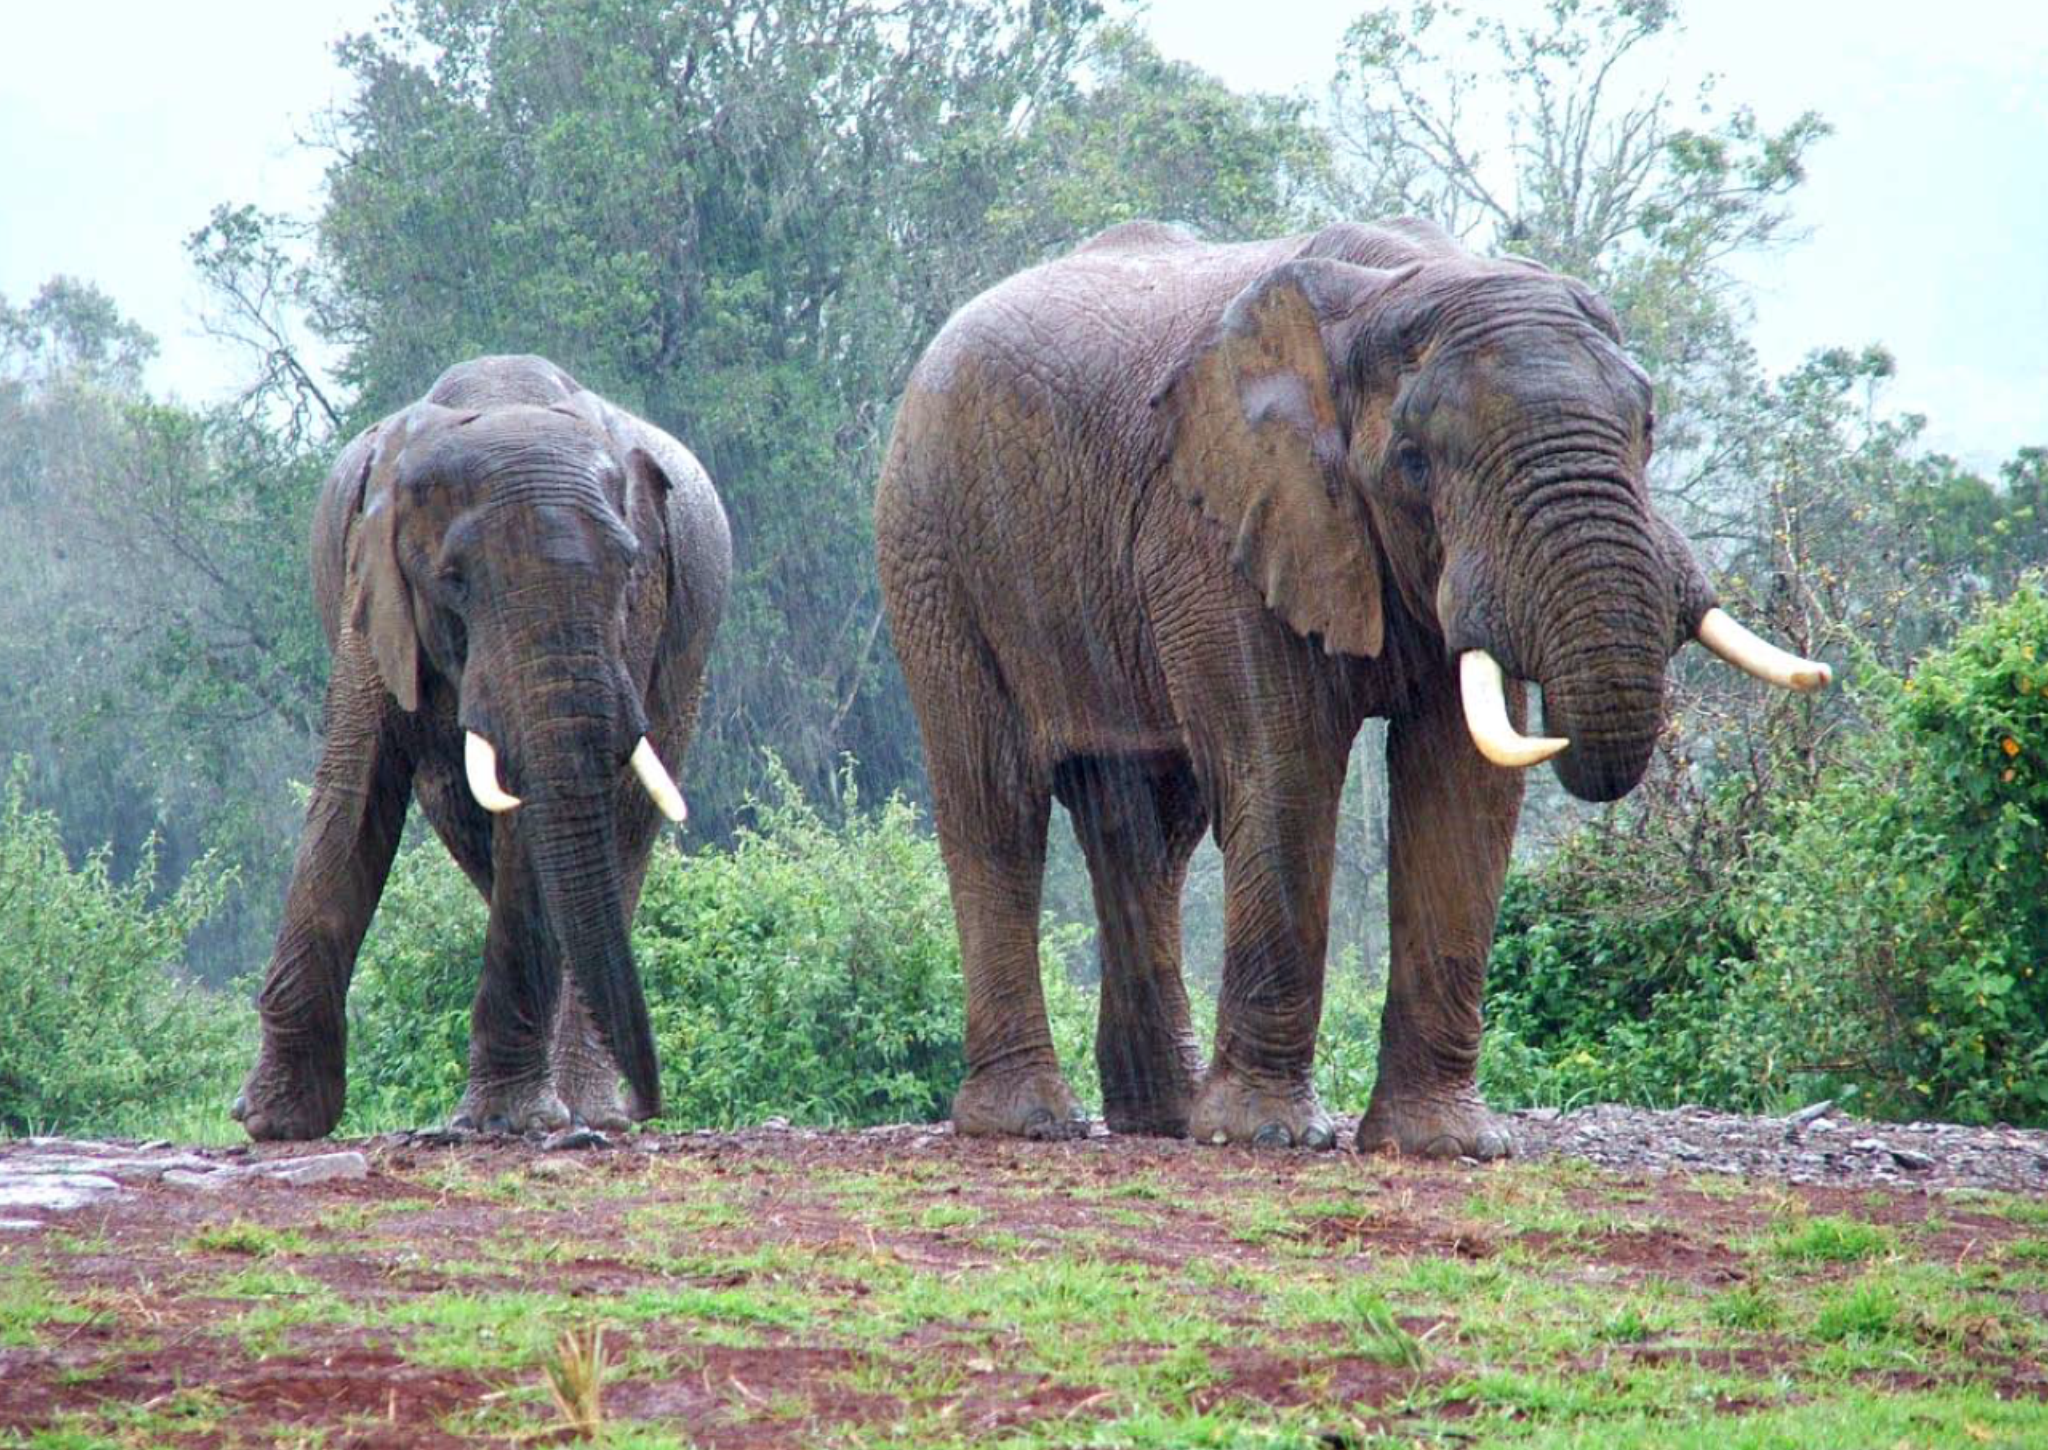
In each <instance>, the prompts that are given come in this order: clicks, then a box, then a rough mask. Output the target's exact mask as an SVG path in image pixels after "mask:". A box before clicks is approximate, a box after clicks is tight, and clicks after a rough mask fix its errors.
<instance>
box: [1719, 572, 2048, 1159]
mask: <svg viewBox="0 0 2048 1450" xmlns="http://www.w3.org/2000/svg"><path fill="white" fill-rule="evenodd" d="M1867 688H1868V689H1869V690H1870V692H1871V694H1872V696H1873V705H1874V706H1875V708H1876V710H1877V712H1878V724H1877V728H1876V729H1875V730H1873V731H1872V732H1871V734H1870V735H1869V736H1868V737H1866V738H1864V739H1861V740H1859V741H1858V742H1857V743H1856V745H1855V746H1854V747H1853V749H1854V753H1855V755H1856V757H1857V758H1856V759H1855V760H1854V761H1853V762H1845V763H1844V764H1842V765H1841V766H1839V767H1837V768H1836V769H1834V770H1832V771H1830V772H1829V773H1828V774H1827V776H1826V777H1825V778H1824V779H1823V780H1822V782H1821V785H1820V787H1819V789H1817V790H1816V791H1815V793H1814V794H1813V796H1812V797H1811V798H1810V799H1808V800H1806V801H1803V802H1800V803H1798V804H1797V805H1796V806H1794V807H1793V809H1792V810H1791V812H1790V813H1789V816H1788V819H1787V822H1786V825H1785V827H1784V829H1782V830H1781V831H1779V832H1777V833H1776V834H1775V836H1774V837H1773V839H1772V840H1771V841H1770V842H1769V843H1768V844H1767V845H1766V846H1765V847H1764V849H1762V850H1761V851H1759V853H1758V857H1757V861H1756V863H1755V869H1754V870H1753V871H1752V873H1751V875H1750V877H1749V879H1748V881H1747V882H1746V883H1745V889H1744V891H1743V894H1742V895H1743V899H1742V901H1741V902H1740V904H1739V905H1738V908H1737V911H1738V915H1739V917H1740V918H1741V920H1742V924H1743V927H1744V929H1745V930H1746V931H1747V932H1748V933H1749V934H1750V935H1751V937H1752V938H1753V939H1754V941H1755V951H1754V958H1753V963H1752V964H1751V966H1750V969H1749V971H1748V972H1747V973H1746V975H1745V978H1744V980H1743V982H1742V985H1741V989H1740V991H1739V992H1738V994H1737V998H1736V1006H1737V1008H1738V1016H1739V1018H1741V1019H1745V1020H1747V1021H1749V1022H1752V1023H1755V1024H1757V1025H1759V1026H1761V1027H1762V1028H1764V1029H1765V1030H1766V1031H1767V1032H1768V1033H1770V1034H1771V1035H1774V1036H1776V1037H1777V1038H1779V1039H1780V1040H1781V1041H1796V1042H1797V1043H1798V1044H1799V1049H1798V1055H1799V1056H1801V1057H1803V1058H1804V1060H1805V1061H1806V1062H1808V1063H1810V1064H1812V1066H1813V1070H1814V1072H1815V1074H1816V1090H1828V1089H1830V1088H1831V1087H1832V1086H1833V1085H1836V1084H1840V1085H1846V1086H1853V1087H1857V1088H1859V1089H1861V1090H1862V1091H1863V1092H1865V1093H1866V1094H1868V1095H1869V1100H1870V1101H1871V1103H1872V1104H1873V1105H1874V1106H1875V1107H1876V1108H1877V1109H1878V1110H1880V1111H1884V1112H1889V1113H1897V1114H1919V1113H1938V1114H1940V1115H1942V1116H1945V1117H1953V1118H1957V1119H1960V1120H1963V1121H1968V1122H1989V1121H1993V1120H2006V1121H2011V1122H2027V1123H2040V1122H2048V580H2044V579H2042V578H2041V577H2040V576H2035V577H2034V578H2031V579H2029V580H2027V581H2026V582H2024V583H2023V584H2022V586H2021V587H2020V588H2019V589H2018V590H2017V591H2015V593H2014V594H2013V596H2012V597H2011V598H2010V599H2007V600H2004V601H2001V602H1998V603H1996V604H1993V605H1991V606H1989V607H1987V608H1985V609H1983V610H1982V611H1981V612H1980V614H1979V615H1978V618H1977V619H1976V620H1975V622H1973V623H1972V624H1971V625H1970V626H1969V627H1968V628H1966V629H1965V630H1963V631H1962V632H1961V633H1960V634H1959V635H1958V636H1957V637H1956V639H1955V641H1954V642H1953V643H1952V644H1951V645H1949V646H1948V647H1947V648H1945V649H1942V650H1940V651H1937V652H1935V653H1933V654H1931V655H1929V656H1928V657H1927V658H1926V659H1925V660H1923V661H1922V662H1921V664H1920V667H1919V668H1918V669H1917V670H1916V671H1915V672H1914V674H1913V676H1912V678H1911V679H1909V680H1906V681H1903V682H1901V681H1898V680H1896V679H1894V678H1892V677H1890V676H1887V675H1883V674H1881V673H1878V672H1874V671H1873V672H1870V678H1869V683H1868V685H1867ZM1750 1058H1751V1062H1752V1067H1753V1070H1755V1071H1758V1072H1770V1071H1771V1068H1772V1065H1771V1064H1770V1063H1769V1062H1767V1061H1759V1060H1758V1059H1757V1054H1756V1053H1755V1052H1754V1051H1753V1050H1752V1051H1751V1053H1750Z"/></svg>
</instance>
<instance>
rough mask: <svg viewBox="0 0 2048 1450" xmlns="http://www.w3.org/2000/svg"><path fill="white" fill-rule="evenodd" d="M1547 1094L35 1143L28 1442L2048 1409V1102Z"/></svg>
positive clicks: (7, 1341) (1055, 1428) (1150, 1435)
mask: <svg viewBox="0 0 2048 1450" xmlns="http://www.w3.org/2000/svg"><path fill="white" fill-rule="evenodd" d="M1521 1138H1522V1142H1523V1144H1524V1146H1525V1150H1526V1151H1525V1155H1524V1157H1523V1158H1522V1159H1521V1160H1519V1161H1518V1162H1516V1163H1513V1164H1509V1165H1489V1166H1484V1167H1482V1166H1479V1165H1475V1164H1456V1163H1452V1164H1424V1163H1413V1162H1402V1161H1395V1160H1389V1159H1361V1158H1358V1157H1356V1156H1354V1155H1351V1154H1349V1153H1337V1154H1323V1155H1307V1154H1298V1153H1273V1154H1265V1153H1254V1152H1251V1151H1245V1150H1236V1149H1218V1148H1207V1147H1197V1146H1194V1145H1190V1144H1185V1143H1174V1142H1159V1141H1152V1140H1131V1139H1109V1138H1106V1137H1102V1136H1097V1137H1095V1138H1092V1139H1089V1140H1087V1141H1083V1142H1078V1143H1067V1144H1022V1143H991V1142H977V1141H969V1140H962V1139H957V1138H955V1137H953V1136H952V1135H951V1134H950V1133H949V1132H947V1131H945V1130H943V1129H927V1128H897V1129H879V1130H872V1131H868V1132H858V1133H856V1132H838V1133H823V1132H809V1131H787V1130H775V1129H765V1130H756V1131H752V1132H747V1133H740V1134H701V1133H700V1134H687V1135H653V1134H648V1135H640V1136H636V1137H633V1138H629V1139H626V1140H623V1141H621V1142H618V1143H615V1144H611V1145H607V1146H604V1147H599V1148H591V1149H585V1150H580V1151H556V1152H547V1151H543V1150H542V1149H541V1148H540V1147H539V1146H538V1145H537V1144H530V1143H520V1142H511V1143H506V1142H498V1143H490V1142H476V1141H470V1142H463V1143H448V1142H445V1141H443V1140H441V1139H439V1138H438V1137H436V1136H434V1135H424V1136H414V1135H392V1136H387V1137H384V1138H378V1139H371V1140H364V1141H360V1142H356V1143H347V1144H342V1143H329V1144H315V1145H304V1146H300V1147H291V1148H264V1149H260V1150H257V1149H228V1150H220V1149H214V1150H178V1149H173V1148H170V1147H169V1146H168V1145H145V1146H136V1145H126V1146H124V1145H97V1146H87V1147H84V1148H80V1147H77V1146H75V1145H66V1144H60V1143H54V1142H50V1141H47V1140H36V1141H31V1142H28V1143H15V1144H7V1145H0V1220H4V1221H5V1222H6V1223H7V1224H9V1225H11V1226H10V1227H7V1228H5V1229H0V1445H6V1444H35V1445H48V1446H58V1445H63V1446H86V1445H101V1444H106V1445H143V1444H147V1445H155V1444H173V1445H188V1446H213V1445H234V1444H270V1443H286V1444H309V1445H310V1444H321V1445H333V1446H338V1445H353V1446H373V1445H393V1446H395V1445H440V1444H463V1443H499V1444H526V1443H535V1442H543V1443H552V1442H567V1441H570V1440H573V1439H575V1438H577V1432H575V1431H572V1430H571V1429H569V1428H567V1425H568V1423H569V1421H570V1419H571V1418H573V1415H574V1414H575V1413H576V1396H575V1394H574V1385H573V1384H572V1385H571V1386H570V1393H569V1394H568V1395H567V1398H568V1400H569V1401H570V1405H569V1407H568V1408H566V1409H565V1408H564V1407H563V1406H562V1405H561V1404H558V1403H557V1402H556V1400H555V1399H554V1398H553V1397H551V1395H550V1393H549V1390H548V1382H549V1371H550V1369H551V1367H554V1368H560V1367H561V1366H562V1364H563V1363H564V1359H563V1357H564V1354H565V1352H566V1351H565V1350H564V1349H563V1335H564V1333H565V1332H568V1333H570V1334H571V1335H572V1336H575V1338H572V1343H577V1344H580V1345H582V1346H584V1347H585V1348H586V1349H587V1347H588V1346H589V1345H590V1343H591V1342H592V1338H591V1336H592V1333H593V1331H599V1332H600V1333H601V1345H602V1355H603V1360H604V1365H605V1368H604V1369H603V1371H602V1372H601V1374H600V1375H599V1376H598V1383H597V1386H596V1391H595V1394H594V1396H593V1398H594V1401H595V1404H596V1409H597V1413H598V1414H599V1415H600V1416H601V1420H602V1425H603V1427H604V1428H602V1429H600V1430H598V1431H596V1432H595V1433H596V1435H597V1436H598V1438H600V1439H605V1440H606V1441H607V1442H608V1443H613V1444H620V1445H636V1446H665V1445H678V1446H705V1447H742V1446H770V1445H796V1444H827V1445H832V1444H844V1445H885V1444H886V1445H913V1446H926V1445H933V1446H936V1445H981V1444H995V1443H1014V1444H1019V1445H1041V1446H1053V1445H1105V1446H1107V1445H1161V1446H1163V1445H1180V1444H1190V1445H1193V1444H1215V1445H1238V1444H1247V1445H1252V1444H1257V1445H1265V1444H1295V1445H1309V1446H1315V1445H1320V1446H1342V1445H1365V1444H1378V1443H1387V1444H1411V1443H1427V1444H1461V1445H1463V1444H1474V1443H1496V1442H1498V1443H1520V1442H1522V1441H1524V1440H1527V1441H1529V1442H1531V1443H1543V1444H1550V1443H1558V1444H1565V1443H1571V1444H1580V1443H1583V1444H1601V1445H1608V1444H1615V1445H1626V1444H1643V1445H1651V1444H1659V1445H1661V1444H1666V1443H1686V1444H1691V1443H1694V1442H1693V1441H1691V1440H1684V1439H1682V1438H1680V1439H1670V1438H1667V1437H1670V1436H1682V1435H1683V1434H1691V1433H1695V1432H1700V1431H1701V1427H1706V1429H1705V1433H1707V1434H1708V1435H1709V1436H1711V1435H1712V1434H1713V1426H1715V1425H1716V1424H1719V1423H1721V1422H1722V1421H1730V1422H1732V1421H1736V1420H1745V1419H1752V1418H1755V1417H1763V1418H1762V1419H1761V1420H1759V1421H1758V1423H1759V1424H1764V1423H1768V1424H1769V1425H1771V1426H1780V1427H1787V1428H1786V1429H1785V1434H1786V1436H1787V1438H1783V1439H1782V1440H1773V1441H1771V1442H1770V1443H1773V1444H1776V1443H1785V1444H1793V1445H1797V1444H1803V1443H1809V1442H1808V1441H1805V1440H1802V1439H1801V1438H1799V1433H1800V1432H1799V1426H1800V1425H1802V1424H1807V1423H1809V1421H1810V1422H1811V1423H1812V1424H1813V1425H1815V1426H1819V1427H1826V1426H1828V1425H1834V1426H1837V1427H1840V1426H1844V1425H1863V1424H1865V1423H1866V1421H1867V1423H1868V1424H1869V1426H1871V1427H1872V1428H1871V1429H1870V1430H1869V1431H1868V1433H1870V1434H1873V1435H1875V1434H1880V1433H1881V1434H1883V1435H1884V1436H1886V1437H1887V1438H1885V1439H1884V1440H1883V1443H1885V1444H1887V1445H1890V1444H1894V1443H1897V1444H1926V1445H1930V1446H1932V1445H1941V1444H1947V1443H1954V1444H1970V1445H1977V1444H2009V1445H2033V1446H2048V1370H2044V1368H2043V1360H2044V1357H2048V1331H2044V1330H2043V1329H2042V1327H2041V1326H2042V1321H2043V1319H2044V1317H2048V1134H2042V1133H2023V1132H2016V1131H2012V1130H2002V1129H1992V1130H1975V1131H1963V1130H1953V1129H1942V1128H1935V1127H1912V1128H1900V1127H1894V1126H1877V1125H1870V1124H1859V1123H1853V1122H1848V1121H1844V1120H1840V1119H1833V1118H1829V1117H1826V1116H1820V1117H1809V1118H1808V1119H1807V1120H1805V1121H1801V1122H1796V1123H1788V1122H1787V1121H1786V1120H1782V1119H1780V1120H1752V1119H1732V1118H1727V1117H1725V1116H1723V1115H1715V1114H1705V1113H1698V1112H1691V1111H1683V1112H1680V1113H1676V1114H1648V1113H1637V1112H1627V1111H1622V1110H1616V1109H1600V1110H1596V1111H1593V1112H1588V1113H1579V1114H1570V1115H1564V1116H1561V1117H1560V1116H1556V1115H1550V1114H1538V1115H1529V1116H1525V1118H1524V1119H1523V1121H1522V1123H1521ZM95 1164H97V1165H98V1166H99V1168H103V1169H104V1170H105V1171H103V1172H102V1171H98V1169H96V1168H95ZM294 1176H297V1177H298V1178H300V1179H301V1180H303V1181H296V1182H294V1181H291V1179H292V1178H293V1177H294ZM32 1180H40V1181H41V1182H42V1183H43V1184H44V1185H45V1186H52V1185H54V1186H57V1187H65V1186H68V1187H69V1188H70V1189H71V1190H72V1195H71V1202H72V1206H68V1207H62V1208H56V1209H52V1208H50V1207H47V1206H39V1205H38V1204H36V1203H34V1202H31V1201H30V1200H31V1198H32V1197H33V1195H32V1194H29V1193H27V1192H26V1191H17V1190H16V1189H15V1188H10V1185H16V1186H18V1185H21V1184H23V1183H28V1182H31V1181H32ZM572 1378H573V1375H572ZM1896 1416H1903V1417H1904V1418H1902V1419H1898V1421H1897V1423H1896V1424H1894V1419H1893V1418H1891V1417H1896ZM1802 1417H1805V1418H1802ZM1858 1417H1863V1418H1858ZM1894 1430H1897V1431H1898V1432H1899V1433H1897V1434H1894V1433H1893V1432H1894ZM1814 1433H1816V1434H1822V1433H1835V1432H1831V1431H1826V1430H1825V1429H1824V1428H1822V1429H1816V1430H1815V1431H1814ZM1842 1433H1850V1432H1846V1431H1844V1432H1842ZM1546 1436H1549V1437H1554V1438H1545V1437H1546ZM1585 1436H1590V1438H1583V1437H1585ZM1951 1436H1953V1437H1954V1438H1950V1437H1951ZM1574 1437H1581V1438H1574ZM1916 1437H1918V1438H1916ZM1700 1443H1715V1442H1714V1441H1713V1440H1712V1439H1711V1438H1710V1439H1708V1440H1704V1441H1701V1442H1700ZM1811 1443H1830V1442H1828V1441H1825V1440H1816V1441H1813V1442H1811ZM1832 1443H1845V1444H1846V1443H1858V1442H1857V1441H1854V1440H1837V1441H1834V1442H1832ZM1867 1443H1876V1442H1875V1441H1871V1442H1867Z"/></svg>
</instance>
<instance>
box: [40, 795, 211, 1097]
mask: <svg viewBox="0 0 2048 1450" xmlns="http://www.w3.org/2000/svg"><path fill="white" fill-rule="evenodd" d="M28 776H29V771H28V763H27V761H26V760H17V761H16V762H15V763H14V766H13V768H12V769H11V770H10V771H9V773H8V776H7V781H6V785H5V788H4V791H0V1131H5V1132H9V1133H22V1132H30V1131H36V1130H45V1131H47V1130H61V1131H63V1132H67V1133H94V1132H118V1131H120V1130H121V1129H122V1128H123V1126H124V1125H126V1124H128V1123H130V1122H132V1121H134V1120H136V1119H137V1118H138V1117H139V1116H140V1115H141V1114H142V1113H144V1112H153V1111H159V1110H161V1109H162V1108H163V1107H164V1105H165V1104H167V1103H171V1102H188V1101H191V1100H193V1099H196V1098H209V1097H210V1098H217V1099H218V1101H219V1102H220V1104H221V1105H222V1106H223V1107H224V1106H225V1104H226V1102H227V1099H228V1095H229V1094H230V1093H231V1092H232V1091H233V1085H234V1081H235V1078H236V1075H237V1074H238V1073H239V1072H240V1070H241V1068H242V1066H243V1063H244V1061H245V1057H246V1044H247V1041H248V1037H247V1033H248V1028H249V1015H248V1013H247V1012H246V1011H242V1010H237V1009H235V1008H234V1007H232V1006H230V1005H229V1004H228V1003H227V1002H225V1001H223V1000H222V999H221V998H220V997H218V996H217V995H215V994H214V993H212V992H209V991H207V990H205V989H204V988H202V987H198V986H196V985H193V984H191V983H188V982H186V981H185V980H184V979H183V977H182V976H181V975H180V974H179V970H178V969H179V966H180V964H181V962H182V961H183V958H184V951H185V940H186V938H187V937H188V936H189V935H190V934H191V932H192V929H193V928H194V927H196V926H197V925H198V924H199V923H200V922H202V921H204V920H205V919H206V917H207V916H208V915H209V914H210V913H211V912H212V911H213V910H214V909H215V908H216V907H217V906H219V905H220V903H221V900H222V899H223V897H224V896H225V895H226V892H227V889H228V886H229V884H230V881H231V876H230V873H228V872H226V871H224V870H222V869H221V868H220V866H219V863H218V862H217V861H216V860H215V859H214V858H212V857H207V858H203V859H202V860H200V861H199V862H198V863H197V864H195V865H194V866H193V867H192V868H191V869H190V870H188V871H187V872H186V873H185V877H184V880H183V881H182V882H181V883H180V884H179V886H178V889H177V890H176V891H174V892H172V893H170V894H169V895H168V896H167V897H164V898H163V899H161V900H153V899H152V898H153V896H154V894H155V890H156V874H157V872H156V851H155V846H154V843H153V842H152V843H151V845H150V846H148V847H147V848H145V850H144V851H143V854H142V860H141V862H140V864H138V865H137V867H136V869H135V871H134V873H133V874H132V875H131V876H130V877H129V879H128V880H127V881H125V882H121V881H116V880H114V879H113V877H112V874H111V873H110V871H109V869H108V853H107V851H106V850H104V849H102V850H99V851H96V852H94V853H93V854H92V855H90V856H88V857H86V858H85V860H84V861H82V862H81V863H79V864H78V865H76V866H73V865H72V864H71V862H70V861H69V860H68V859H67V858H66V857H65V854H64V843H63V828H62V826H61V824H60V823H59V822H58V820H57V817H56V816H55V815H53V814H51V813H50V812H48V811H39V810H35V809H33V808H32V807H31V806H30V805H29V803H28V799H27V782H28Z"/></svg>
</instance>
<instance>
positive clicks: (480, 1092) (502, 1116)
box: [448, 1082, 572, 1136]
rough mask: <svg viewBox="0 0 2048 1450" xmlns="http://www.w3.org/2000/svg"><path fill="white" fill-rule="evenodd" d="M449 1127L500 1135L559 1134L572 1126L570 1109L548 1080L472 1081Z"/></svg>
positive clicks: (463, 1130) (449, 1121) (459, 1131)
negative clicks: (483, 1083) (481, 1084)
mask: <svg viewBox="0 0 2048 1450" xmlns="http://www.w3.org/2000/svg"><path fill="white" fill-rule="evenodd" d="M448 1126H449V1128H450V1129H452V1130H453V1131H455V1132H458V1133H489V1134H493V1135H501V1136H514V1135H524V1134H527V1133H559V1132H560V1131H562V1130H563V1129H564V1128H567V1127H570V1126H572V1124H571V1122H570V1118H569V1109H568V1108H567V1107H566V1106H565V1105H564V1104H563V1102H562V1100H561V1098H559V1097H557V1096H556V1095H555V1089H554V1085H553V1084H552V1083H549V1082H538V1083H509V1084H502V1085H498V1086H494V1087H479V1086H478V1085H477V1084H476V1083H474V1082H472V1083H470V1085H469V1091H468V1092H466V1093H464V1094H463V1095H462V1104H461V1106H459V1107H457V1108H456V1110H455V1116H454V1117H452V1118H450V1119H449V1120H448Z"/></svg>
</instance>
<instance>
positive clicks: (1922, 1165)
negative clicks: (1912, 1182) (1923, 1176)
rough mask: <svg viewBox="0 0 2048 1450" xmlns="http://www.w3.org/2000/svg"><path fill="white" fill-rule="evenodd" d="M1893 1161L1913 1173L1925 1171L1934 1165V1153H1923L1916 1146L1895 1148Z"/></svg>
mask: <svg viewBox="0 0 2048 1450" xmlns="http://www.w3.org/2000/svg"><path fill="white" fill-rule="evenodd" d="M1891 1154H1892V1162H1894V1163H1896V1164H1898V1165H1899V1166H1900V1167H1901V1168H1904V1169H1906V1170H1907V1171H1908V1172H1911V1173H1925V1172H1926V1171H1927V1170H1928V1169H1930V1168H1932V1167H1933V1166H1934V1155H1933V1154H1931V1153H1922V1152H1920V1151H1919V1150H1918V1149H1915V1148H1894V1149H1892V1150H1891Z"/></svg>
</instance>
